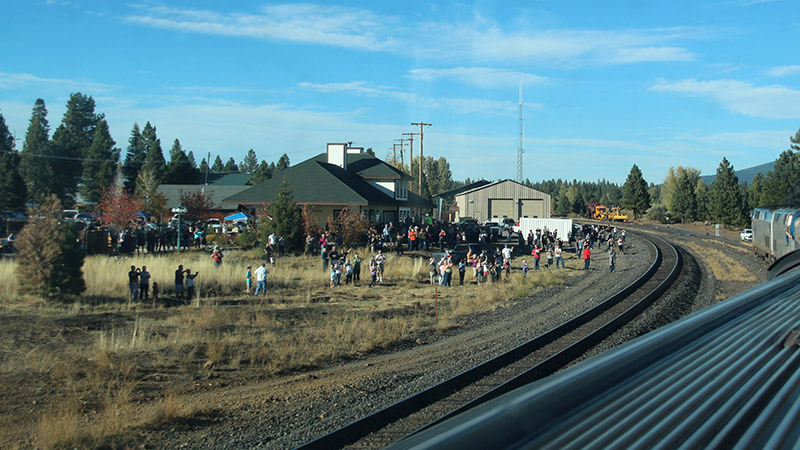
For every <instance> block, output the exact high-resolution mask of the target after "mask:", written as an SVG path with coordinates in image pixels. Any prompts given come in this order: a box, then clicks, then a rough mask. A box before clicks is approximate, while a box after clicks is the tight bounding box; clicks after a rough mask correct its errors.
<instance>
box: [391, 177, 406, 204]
mask: <svg viewBox="0 0 800 450" xmlns="http://www.w3.org/2000/svg"><path fill="white" fill-rule="evenodd" d="M394 187H395V189H394V198H395V199H397V200H408V184H407V183H406V182H405V181H396V182H395V186H394Z"/></svg>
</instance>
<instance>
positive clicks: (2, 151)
mask: <svg viewBox="0 0 800 450" xmlns="http://www.w3.org/2000/svg"><path fill="white" fill-rule="evenodd" d="M0 153H18V154H19V155H20V156H36V157H39V158H50V159H62V160H66V161H99V162H113V163H118V162H119V160H113V159H95V158H78V157H75V156H57V155H45V154H43V153H22V152H17V151H16V150H0Z"/></svg>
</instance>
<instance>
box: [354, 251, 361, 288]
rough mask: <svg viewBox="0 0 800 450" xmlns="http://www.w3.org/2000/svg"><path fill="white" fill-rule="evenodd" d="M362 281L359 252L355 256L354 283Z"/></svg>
mask: <svg viewBox="0 0 800 450" xmlns="http://www.w3.org/2000/svg"><path fill="white" fill-rule="evenodd" d="M360 282H361V257H360V256H358V253H356V254H355V256H353V284H356V283H360Z"/></svg>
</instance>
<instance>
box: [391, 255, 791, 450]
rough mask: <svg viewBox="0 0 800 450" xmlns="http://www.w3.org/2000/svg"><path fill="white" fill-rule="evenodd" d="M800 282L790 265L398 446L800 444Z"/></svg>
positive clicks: (499, 447)
mask: <svg viewBox="0 0 800 450" xmlns="http://www.w3.org/2000/svg"><path fill="white" fill-rule="evenodd" d="M798 283H800V270H794V271H792V272H789V273H786V274H784V275H783V276H781V277H778V278H776V279H774V280H772V281H768V282H766V283H764V284H762V285H760V286H757V287H755V288H753V289H750V290H749V291H747V292H744V293H742V294H739V295H737V296H735V297H733V298H731V299H728V300H726V301H724V302H720V303H718V304H716V305H714V306H711V307H708V308H706V309H704V310H701V311H698V312H697V313H695V314H692V315H690V316H688V317H685V318H683V319H681V320H678V321H676V322H673V323H671V324H669V325H666V326H664V327H662V328H659V329H657V330H655V331H653V332H651V333H648V334H646V335H644V336H642V337H640V338H638V339H635V340H633V341H630V342H627V343H625V344H623V345H621V346H619V347H616V348H614V349H612V350H610V351H608V352H605V353H603V354H602V355H599V356H598V357H596V358H592V359H591V360H588V361H586V362H584V363H583V364H579V365H577V366H575V367H572V368H570V369H568V370H565V371H563V372H560V373H558V374H556V375H554V376H551V377H547V378H545V379H542V380H539V381H537V382H536V383H533V384H529V385H526V386H525V387H523V388H520V389H517V390H515V391H513V392H511V393H508V394H505V396H502V397H499V398H496V399H494V400H492V401H490V402H487V403H485V404H483V405H481V406H478V407H477V408H474V409H472V410H470V411H467V412H466V413H465V414H462V415H459V416H456V417H454V418H452V419H451V420H449V421H447V422H445V423H441V424H439V425H437V426H435V427H432V428H430V429H428V430H425V431H423V432H421V433H418V434H417V435H415V436H411V437H409V438H408V439H406V440H404V441H401V442H399V443H398V445H397V448H417V449H426V448H437V449H457V448H465V446H468V447H470V448H489V447H491V448H497V449H504V448H541V449H559V450H560V449H584V448H604V449H630V448H651V449H672V448H687V449H688V448H726V449H728V448H731V449H750V448H798V446H800V429H798V427H797V426H796V425H797V421H798V420H800V301H798V300H800V286H799V285H798Z"/></svg>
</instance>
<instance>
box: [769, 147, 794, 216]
mask: <svg viewBox="0 0 800 450" xmlns="http://www.w3.org/2000/svg"><path fill="white" fill-rule="evenodd" d="M761 203H762V204H761V205H760V206H791V205H797V204H798V203H800V153H795V152H792V151H791V150H786V151H784V152H783V153H781V154H780V156H779V157H778V159H777V160H776V161H775V166H774V167H773V170H772V171H771V172H769V173H767V176H766V177H765V179H764V186H763V190H762V195H761Z"/></svg>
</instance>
